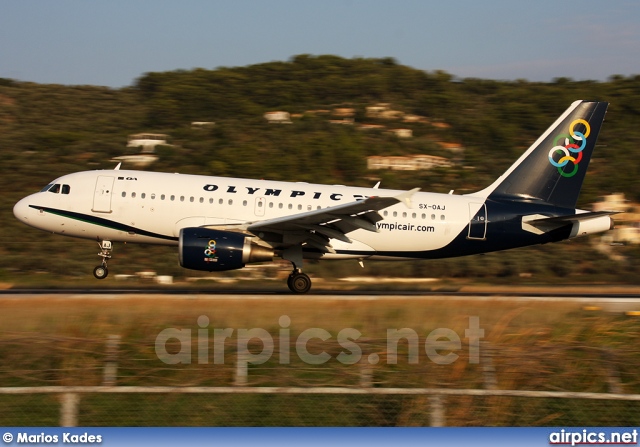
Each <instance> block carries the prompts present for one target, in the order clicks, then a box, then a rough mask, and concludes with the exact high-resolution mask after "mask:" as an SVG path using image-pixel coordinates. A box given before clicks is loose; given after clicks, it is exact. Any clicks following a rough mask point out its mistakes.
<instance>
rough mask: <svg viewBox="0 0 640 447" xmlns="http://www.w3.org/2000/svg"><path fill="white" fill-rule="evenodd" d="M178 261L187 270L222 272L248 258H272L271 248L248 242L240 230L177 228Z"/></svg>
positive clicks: (252, 260)
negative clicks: (178, 238) (178, 232)
mask: <svg viewBox="0 0 640 447" xmlns="http://www.w3.org/2000/svg"><path fill="white" fill-rule="evenodd" d="M178 251H179V253H180V265H181V266H182V267H184V268H187V269H191V270H204V271H208V272H222V271H225V270H234V269H239V268H242V267H244V266H245V264H248V263H251V262H266V261H272V260H273V250H272V249H270V248H268V247H264V246H262V245H258V244H255V243H253V242H251V239H250V238H249V237H247V236H246V235H244V234H242V233H234V232H232V231H218V230H209V229H207V228H183V229H181V230H180V240H179V248H178Z"/></svg>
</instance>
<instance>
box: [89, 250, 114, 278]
mask: <svg viewBox="0 0 640 447" xmlns="http://www.w3.org/2000/svg"><path fill="white" fill-rule="evenodd" d="M98 245H99V246H100V253H98V256H100V257H101V258H102V263H101V264H100V265H99V266H97V267H96V268H94V269H93V276H95V277H96V278H97V279H105V278H106V277H107V275H108V274H109V269H108V268H107V260H108V259H111V250H112V249H113V244H112V243H111V241H102V242H100V243H98Z"/></svg>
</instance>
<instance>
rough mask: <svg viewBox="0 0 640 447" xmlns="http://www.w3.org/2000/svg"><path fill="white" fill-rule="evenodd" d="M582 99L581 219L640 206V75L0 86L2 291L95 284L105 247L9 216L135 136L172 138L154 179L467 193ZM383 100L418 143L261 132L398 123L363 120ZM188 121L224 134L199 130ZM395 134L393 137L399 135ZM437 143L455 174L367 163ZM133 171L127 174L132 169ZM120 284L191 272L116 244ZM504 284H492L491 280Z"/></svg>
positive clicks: (223, 74)
mask: <svg viewBox="0 0 640 447" xmlns="http://www.w3.org/2000/svg"><path fill="white" fill-rule="evenodd" d="M576 99H596V100H604V101H609V102H611V106H610V108H609V112H608V115H607V122H606V124H605V126H604V128H603V131H602V132H601V135H600V138H599V145H598V147H597V149H596V158H595V159H594V160H593V161H592V164H591V169H590V175H588V176H587V179H586V182H585V187H584V189H583V193H582V195H581V198H580V202H579V206H582V207H585V208H587V207H588V206H589V204H590V203H592V202H594V201H595V200H596V199H597V197H598V196H600V195H603V194H607V193H613V192H623V193H625V195H626V197H627V198H628V199H630V200H633V201H640V188H638V187H637V186H638V183H637V182H638V180H637V179H638V178H639V177H640V164H639V163H637V157H636V155H635V154H636V146H637V145H638V143H639V142H640V127H639V126H638V125H637V122H638V118H639V116H640V76H636V77H622V76H612V77H611V78H610V79H609V81H607V82H595V81H582V82H574V81H571V80H569V79H565V78H561V79H557V80H555V81H554V82H551V83H534V82H527V81H523V80H521V81H514V82H505V81H492V80H481V79H462V80H457V79H455V78H454V76H452V75H451V74H448V73H445V72H441V71H435V72H425V71H420V70H416V69H413V68H411V67H407V66H403V65H400V64H398V63H397V62H396V61H395V60H393V59H391V58H385V59H361V58H354V59H344V58H340V57H337V56H310V55H299V56H295V57H293V58H292V59H291V60H290V61H287V62H270V63H265V64H259V65H253V66H247V67H236V68H226V67H222V68H218V69H216V70H204V69H195V70H180V71H173V72H165V73H147V74H145V75H143V76H142V77H141V78H140V79H138V80H137V81H136V82H135V84H134V85H133V86H131V87H128V88H123V89H118V90H114V89H109V88H102V87H92V86H72V87H69V86H60V85H39V84H33V83H23V82H17V81H13V80H10V79H0V151H1V153H2V161H1V162H0V186H1V188H2V191H3V194H2V195H1V196H0V219H1V221H2V223H3V225H2V227H0V282H12V283H13V282H18V283H30V284H51V283H54V282H56V281H59V280H64V281H66V282H67V283H69V282H71V283H77V282H78V281H82V280H83V279H86V278H87V277H88V276H89V275H90V271H91V269H92V267H93V265H95V264H96V263H97V257H96V256H95V252H96V250H97V246H96V245H95V243H93V242H91V241H75V242H72V241H70V240H68V239H65V238H60V237H57V236H50V235H47V234H44V233H42V232H39V231H36V230H32V229H28V228H26V227H24V226H23V225H21V224H20V223H19V222H17V221H16V220H15V219H14V217H13V215H12V213H11V209H12V206H13V204H14V203H15V202H16V201H17V200H18V199H19V198H21V197H23V196H25V195H26V194H28V193H30V192H34V191H37V190H39V189H40V188H41V187H42V186H44V185H45V184H47V183H48V182H49V181H51V180H52V179H54V178H56V177H57V176H60V175H63V174H66V173H69V172H74V171H80V170H87V169H110V168H112V167H113V166H114V165H115V163H114V162H111V161H110V159H111V158H112V157H115V156H120V155H125V154H130V153H133V150H132V149H130V148H126V142H127V136H128V135H129V134H133V133H139V132H157V133H167V134H169V135H171V137H172V139H171V141H170V143H171V144H172V146H164V147H160V148H159V149H158V154H159V156H160V160H159V161H158V162H157V163H156V164H155V165H152V166H151V167H150V168H149V169H154V170H160V171H168V172H182V173H196V174H210V175H223V176H238V177H255V178H267V179H275V180H288V181H306V182H321V183H337V184H349V185H360V186H368V185H372V184H374V183H375V181H376V180H375V178H374V177H378V178H380V179H381V180H382V186H383V187H387V188H402V189H406V188H413V187H416V186H419V187H422V188H423V190H427V191H438V192H448V191H449V190H450V189H454V190H455V191H456V192H458V193H464V192H469V191H472V190H477V189H480V188H483V187H485V186H487V185H488V184H489V183H490V182H491V181H493V180H494V179H495V177H496V176H498V175H499V174H500V173H502V172H503V171H504V169H506V168H507V167H508V166H509V165H510V164H511V163H512V162H513V161H514V160H515V159H516V158H517V157H518V156H519V155H520V154H521V153H522V151H523V150H524V149H525V148H526V146H527V145H528V144H530V143H531V142H532V141H534V139H535V138H537V136H538V135H539V134H540V133H541V132H542V131H544V130H545V129H546V127H547V126H548V125H549V124H550V123H551V122H552V121H553V120H554V119H555V118H556V117H557V116H558V114H559V113H561V112H562V111H563V110H564V109H565V108H566V107H567V106H568V105H569V104H570V103H571V102H572V101H574V100H576ZM379 102H385V103H390V104H391V105H392V107H393V108H394V109H396V110H401V111H403V112H405V113H410V114H415V115H419V116H423V117H426V118H427V119H428V120H429V122H431V123H438V122H441V123H447V124H448V125H449V127H435V126H433V125H429V124H425V123H420V122H416V123H401V127H407V128H410V129H412V130H413V134H414V138H412V139H408V140H405V139H399V138H397V137H395V136H392V135H389V134H386V133H384V132H380V131H371V132H362V131H359V130H357V129H356V128H355V127H354V126H338V125H333V124H329V123H328V121H327V120H328V119H329V118H330V117H329V116H325V115H319V114H315V115H314V114H304V115H303V116H302V117H301V118H296V119H293V123H292V124H290V125H273V124H268V123H267V122H266V120H265V119H264V118H263V114H264V113H265V112H267V111H272V110H286V111H288V112H290V113H304V112H305V111H309V110H332V109H334V108H336V107H349V108H354V109H355V110H356V114H355V120H356V123H372V124H389V125H391V123H394V122H392V121H391V122H389V121H383V120H379V119H372V118H367V117H366V116H365V107H367V106H371V105H375V104H376V103H379ZM193 121H215V122H216V125H215V126H214V127H213V128H205V129H192V128H191V122H193ZM399 125H400V123H394V124H393V126H396V127H397V126H399ZM438 141H446V142H458V143H461V144H462V145H463V146H464V147H465V154H464V159H463V160H462V163H461V164H459V165H457V166H456V167H454V168H450V169H437V170H433V171H418V172H391V171H375V172H371V171H367V169H366V157H367V156H370V155H379V154H390V155H392V154H395V155H403V154H416V153H428V154H434V155H441V156H446V157H451V154H449V153H448V152H446V151H445V150H443V149H441V148H440V147H439V146H438V145H437V142H438ZM125 167H126V166H125ZM616 250H618V251H619V252H620V253H621V254H622V255H624V256H625V257H626V261H625V262H614V261H609V260H608V259H607V258H606V257H604V255H602V254H600V253H598V252H596V251H595V250H593V249H592V248H591V245H590V244H589V242H588V241H587V242H585V241H576V242H571V243H567V244H561V245H560V246H559V248H555V247H554V248H551V247H537V248H530V249H525V250H520V251H517V252H514V253H513V254H498V255H491V256H487V257H483V258H479V257H473V258H468V259H458V260H449V261H434V262H429V261H427V262H416V263H407V264H402V263H398V264H391V265H390V264H387V263H384V264H378V267H376V264H373V263H368V264H367V269H365V270H364V271H360V268H359V267H358V266H357V263H341V264H338V265H339V267H335V266H325V265H324V264H322V265H318V266H311V267H310V271H311V272H312V273H313V272H314V271H316V272H318V273H321V274H325V273H332V272H333V273H334V274H340V275H344V274H358V275H362V274H377V273H378V272H379V271H384V272H385V274H389V275H397V276H409V275H420V276H441V277H471V278H480V279H482V278H495V277H498V278H505V280H507V279H508V280H511V281H513V280H514V278H518V275H519V274H520V273H532V274H533V276H532V278H533V281H540V280H544V281H551V282H557V281H563V282H566V281H569V282H584V281H612V282H618V283H630V282H633V283H635V282H636V278H638V277H639V274H640V262H637V261H638V259H639V257H640V250H638V249H637V248H635V247H620V248H616ZM114 255H115V259H114V261H113V264H112V266H113V268H112V272H116V271H119V272H121V273H133V272H135V271H139V270H142V269H154V270H156V271H158V272H159V273H162V274H172V275H175V276H180V275H191V272H185V271H182V270H181V269H180V268H179V267H178V266H177V255H176V252H175V250H174V249H167V248H161V247H132V246H122V245H116V248H115V251H114ZM498 280H499V279H498Z"/></svg>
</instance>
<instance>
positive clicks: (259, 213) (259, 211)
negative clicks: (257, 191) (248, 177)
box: [255, 197, 267, 217]
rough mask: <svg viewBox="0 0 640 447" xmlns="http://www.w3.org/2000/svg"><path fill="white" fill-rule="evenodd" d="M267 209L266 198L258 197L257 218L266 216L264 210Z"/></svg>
mask: <svg viewBox="0 0 640 447" xmlns="http://www.w3.org/2000/svg"><path fill="white" fill-rule="evenodd" d="M266 207H267V201H266V200H265V198H264V197H257V198H256V207H255V213H256V216H258V217H262V216H264V209H265V208H266Z"/></svg>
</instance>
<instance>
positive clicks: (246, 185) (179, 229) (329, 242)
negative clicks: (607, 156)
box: [13, 101, 613, 293]
mask: <svg viewBox="0 0 640 447" xmlns="http://www.w3.org/2000/svg"><path fill="white" fill-rule="evenodd" d="M607 107H608V103H606V102H590V101H576V102H574V103H573V104H571V106H570V107H569V108H568V109H567V110H566V111H565V112H564V113H563V114H562V115H561V116H560V117H559V118H558V119H557V120H556V122H555V123H553V124H552V125H551V127H549V128H548V129H547V130H546V132H544V133H543V134H542V135H541V136H540V137H539V138H538V140H537V141H535V142H534V143H533V144H532V145H531V147H529V149H528V150H527V151H526V152H525V153H524V154H523V155H522V156H521V157H520V158H519V159H518V160H517V161H516V162H515V163H514V164H513V165H512V166H511V167H510V168H509V169H508V170H507V171H506V172H505V173H504V174H503V175H502V176H500V178H498V179H497V180H496V181H495V182H494V183H493V184H492V185H490V186H488V187H487V188H485V189H483V190H481V191H478V192H475V193H472V194H464V195H454V194H453V193H449V194H436V193H428V192H419V188H416V189H413V190H411V191H397V190H386V189H379V188H378V187H377V186H378V185H376V187H373V188H360V187H348V186H337V185H334V186H329V185H319V184H308V183H289V182H278V181H268V180H249V179H240V178H226V177H212V176H211V177H210V176H197V175H181V174H170V173H157V172H145V171H130V170H120V169H119V168H120V165H118V167H116V169H114V170H102V171H87V172H78V173H73V174H69V175H65V176H62V177H60V178H58V179H56V180H54V181H53V182H51V183H50V184H48V185H47V186H45V187H44V188H43V189H42V191H40V192H38V193H35V194H32V195H30V196H28V197H25V198H24V199H22V200H20V201H19V202H18V203H17V204H16V205H15V207H14V209H13V212H14V214H15V216H16V217H17V218H18V219H19V220H20V221H22V222H24V223H25V224H27V225H30V226H32V227H35V228H38V229H41V230H44V231H48V232H52V233H56V234H62V235H65V236H72V237H77V238H83V239H93V240H95V241H97V242H98V243H99V245H100V253H99V256H100V257H101V258H102V262H101V264H100V265H98V266H97V267H96V268H95V269H94V275H95V277H96V278H98V279H104V278H105V277H106V276H107V274H108V270H107V261H108V259H110V258H111V251H112V248H113V245H112V244H113V242H128V243H142V244H166V245H176V246H177V247H178V255H179V260H180V265H181V266H182V267H185V268H188V269H194V270H204V271H209V272H219V271H226V270H233V269H240V268H242V267H244V266H245V265H246V264H249V263H254V262H266V261H272V260H273V258H274V257H280V258H282V259H286V260H288V261H290V262H291V263H292V266H293V270H292V272H291V275H290V276H289V278H288V281H287V284H288V286H289V289H291V291H293V292H296V293H305V292H307V291H309V289H310V288H311V280H310V278H309V276H308V275H306V274H305V273H303V272H302V268H303V261H304V260H305V259H357V260H363V259H387V260H389V259H398V260H400V259H438V258H448V257H455V256H464V255H472V254H478V253H486V252H493V251H497V250H506V249H510V248H516V247H523V246H529V245H535V244H544V243H548V242H557V241H561V240H565V239H571V238H574V237H577V236H583V235H587V234H592V233H598V232H603V231H607V230H609V229H611V228H613V220H612V218H611V216H610V215H611V214H613V213H612V212H588V211H585V210H579V209H575V207H576V202H577V200H578V195H579V193H580V188H581V187H582V182H583V180H584V177H585V173H586V171H587V166H588V164H589V160H590V159H591V155H592V153H593V149H594V146H595V144H596V139H597V137H598V133H599V131H600V127H601V125H602V122H603V121H604V117H605V114H606V111H607Z"/></svg>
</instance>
